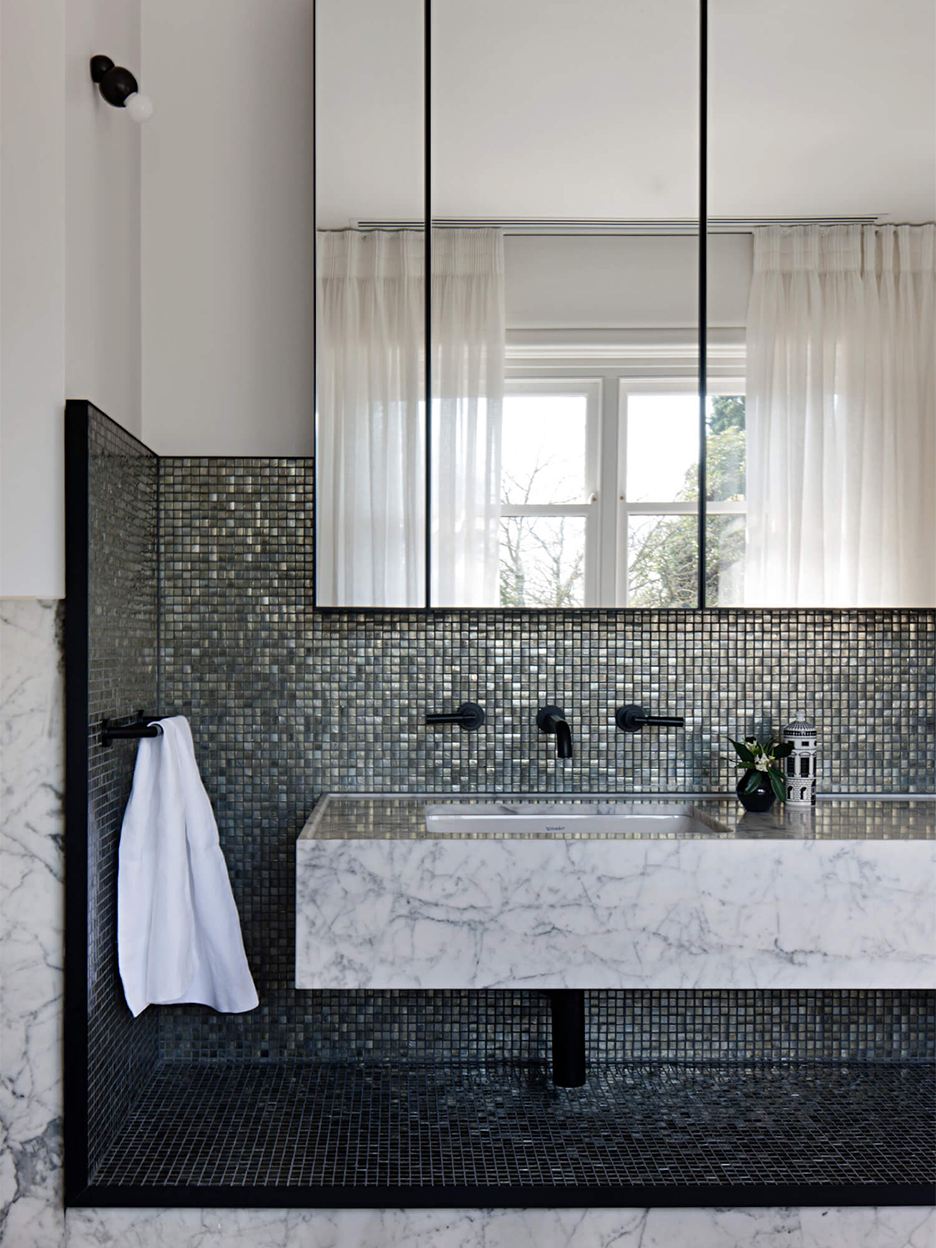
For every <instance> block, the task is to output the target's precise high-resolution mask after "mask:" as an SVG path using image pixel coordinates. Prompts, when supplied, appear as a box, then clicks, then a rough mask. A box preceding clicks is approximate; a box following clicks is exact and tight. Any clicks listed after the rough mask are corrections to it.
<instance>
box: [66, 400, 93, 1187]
mask: <svg viewBox="0 0 936 1248" xmlns="http://www.w3.org/2000/svg"><path fill="white" fill-rule="evenodd" d="M91 411H92V404H91V403H89V402H88V401H87V400H86V399H69V400H68V402H67V403H66V404H65V635H64V640H65V1021H64V1045H65V1052H64V1063H63V1065H64V1072H63V1073H64V1085H65V1088H64V1101H65V1105H64V1109H65V1127H64V1131H65V1139H64V1146H65V1166H64V1169H65V1204H66V1206H67V1205H69V1204H72V1203H74V1202H75V1201H77V1200H79V1199H80V1193H81V1192H82V1190H83V1189H85V1188H86V1187H87V1183H88V764H89V749H88V741H89V737H88V678H89V668H88V568H89V558H88V557H89V549H88V536H89V535H88V461H89V457H88V431H89V426H90V418H91Z"/></svg>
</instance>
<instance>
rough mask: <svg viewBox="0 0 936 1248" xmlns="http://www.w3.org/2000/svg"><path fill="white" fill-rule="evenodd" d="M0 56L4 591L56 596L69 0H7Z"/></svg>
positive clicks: (0, 20) (0, 550) (0, 548)
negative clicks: (64, 74) (65, 66)
mask: <svg viewBox="0 0 936 1248" xmlns="http://www.w3.org/2000/svg"><path fill="white" fill-rule="evenodd" d="M0 55H2V62H0V76H2V83H0V118H2V121H0V126H2V131H0V133H2V151H3V164H2V172H0V176H2V183H0V473H2V477H0V577H2V579H0V593H2V594H4V595H8V596H27V595H36V596H38V597H60V596H61V595H62V593H63V592H64V590H63V583H64V568H63V552H62V524H63V504H62V450H61V445H62V403H63V400H64V397H65V207H64V205H65V128H64V88H63V83H62V64H63V61H64V56H65V0H47V2H46V3H43V4H33V3H28V4H23V3H22V0H3V2H2V8H0Z"/></svg>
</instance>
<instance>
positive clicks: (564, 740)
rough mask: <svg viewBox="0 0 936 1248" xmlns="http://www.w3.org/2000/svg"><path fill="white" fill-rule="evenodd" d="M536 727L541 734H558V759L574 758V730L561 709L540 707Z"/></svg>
mask: <svg viewBox="0 0 936 1248" xmlns="http://www.w3.org/2000/svg"><path fill="white" fill-rule="evenodd" d="M536 726H537V728H538V729H539V730H540V732H549V733H555V734H556V758H571V757H572V729H571V728H570V727H569V724H568V721H567V719H566V717H565V711H564V710H562V708H561V707H558V706H542V707H540V709H539V710H538V711H537V712H536Z"/></svg>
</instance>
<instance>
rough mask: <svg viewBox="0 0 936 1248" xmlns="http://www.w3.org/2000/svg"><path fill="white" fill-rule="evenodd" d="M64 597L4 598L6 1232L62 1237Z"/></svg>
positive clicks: (48, 1239)
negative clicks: (60, 623)
mask: <svg viewBox="0 0 936 1248" xmlns="http://www.w3.org/2000/svg"><path fill="white" fill-rule="evenodd" d="M57 607H58V603H57V602H51V601H49V602H47V601H40V600H37V599H29V598H27V599H4V600H3V601H2V603H0V668H2V706H3V713H2V718H0V749H2V754H0V786H2V794H3V810H2V823H0V933H2V940H0V1052H2V1077H0V1123H2V1130H3V1146H2V1153H0V1184H2V1207H0V1226H2V1242H3V1244H4V1246H5V1248H6V1245H10V1248H18V1246H19V1245H23V1248H26V1245H28V1246H29V1248H60V1245H61V1243H62V1234H63V1227H64V1223H63V1218H62V1213H61V1156H62V1150H61V1115H62V1096H61V1065H62V1062H61V1047H62V986H63V977H62V965H63V958H62V907H63V888H62V880H63V874H62V830H63V825H62V787H63V749H62V743H63V736H62V679H61V671H60V648H59V639H58V629H57Z"/></svg>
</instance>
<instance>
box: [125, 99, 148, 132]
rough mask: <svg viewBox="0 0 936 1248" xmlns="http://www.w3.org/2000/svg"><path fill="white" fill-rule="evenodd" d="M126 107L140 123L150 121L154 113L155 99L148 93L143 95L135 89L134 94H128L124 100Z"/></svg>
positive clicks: (132, 118) (134, 119) (133, 118)
mask: <svg viewBox="0 0 936 1248" xmlns="http://www.w3.org/2000/svg"><path fill="white" fill-rule="evenodd" d="M124 108H125V109H126V110H127V112H128V113H129V114H130V118H131V120H132V121H136V122H138V123H139V124H140V125H142V124H143V122H144V121H149V119H150V118H151V117H152V115H153V101H152V100H151V99H150V97H149V96H148V95H141V94H140V92H139V91H134V92H133V94H132V95H128V96H127V98H126V99H125V100H124Z"/></svg>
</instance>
